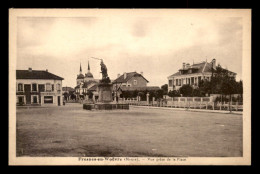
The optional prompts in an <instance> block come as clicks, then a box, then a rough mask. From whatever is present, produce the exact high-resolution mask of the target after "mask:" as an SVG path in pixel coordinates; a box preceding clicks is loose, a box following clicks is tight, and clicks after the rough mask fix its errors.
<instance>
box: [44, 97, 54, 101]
mask: <svg viewBox="0 0 260 174" xmlns="http://www.w3.org/2000/svg"><path fill="white" fill-rule="evenodd" d="M44 103H53V96H44Z"/></svg>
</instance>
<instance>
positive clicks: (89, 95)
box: [87, 91, 93, 99]
mask: <svg viewBox="0 0 260 174" xmlns="http://www.w3.org/2000/svg"><path fill="white" fill-rule="evenodd" d="M87 96H88V98H90V99H91V98H92V97H93V92H92V91H88V92H87Z"/></svg>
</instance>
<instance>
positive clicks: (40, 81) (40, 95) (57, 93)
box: [16, 79, 63, 105]
mask: <svg viewBox="0 0 260 174" xmlns="http://www.w3.org/2000/svg"><path fill="white" fill-rule="evenodd" d="M19 83H22V84H23V92H18V84H19ZM33 83H36V84H37V91H36V92H33V93H31V102H32V96H34V95H35V96H37V104H39V103H40V101H41V105H58V101H57V96H60V98H61V99H60V102H61V105H62V103H63V97H62V80H51V79H17V80H16V93H17V97H16V99H17V100H18V96H25V94H24V84H31V85H32V84H33ZM46 83H50V84H51V85H52V84H54V91H51V92H48V93H49V94H50V96H53V104H44V103H43V101H44V99H43V96H44V95H46V93H47V92H41V93H40V92H39V89H38V85H39V84H44V85H45V90H46ZM57 84H60V91H57ZM31 89H32V86H31ZM25 104H26V100H25Z"/></svg>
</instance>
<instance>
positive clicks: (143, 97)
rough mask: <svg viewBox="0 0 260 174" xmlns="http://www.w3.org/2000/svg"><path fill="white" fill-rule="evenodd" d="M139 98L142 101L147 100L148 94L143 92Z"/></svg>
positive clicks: (139, 94) (139, 93)
mask: <svg viewBox="0 0 260 174" xmlns="http://www.w3.org/2000/svg"><path fill="white" fill-rule="evenodd" d="M138 96H139V97H140V98H141V100H142V101H143V100H146V94H145V93H144V92H142V91H140V92H138Z"/></svg>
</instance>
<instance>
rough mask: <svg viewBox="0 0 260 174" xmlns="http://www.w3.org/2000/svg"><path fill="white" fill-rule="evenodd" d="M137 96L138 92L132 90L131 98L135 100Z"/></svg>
mask: <svg viewBox="0 0 260 174" xmlns="http://www.w3.org/2000/svg"><path fill="white" fill-rule="evenodd" d="M137 95H138V91H137V90H134V92H133V96H132V97H133V98H136V97H137Z"/></svg>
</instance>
